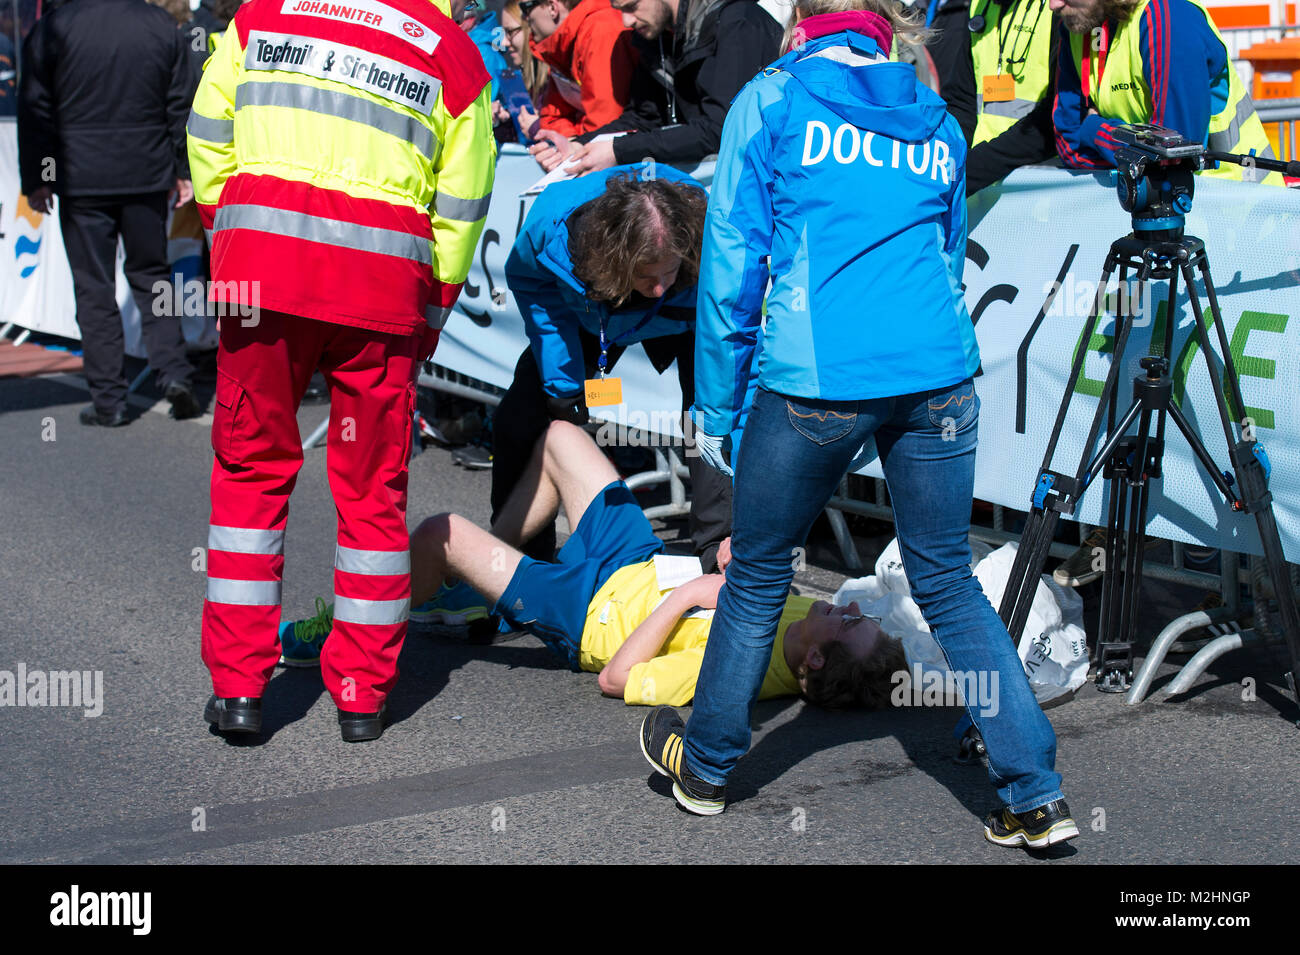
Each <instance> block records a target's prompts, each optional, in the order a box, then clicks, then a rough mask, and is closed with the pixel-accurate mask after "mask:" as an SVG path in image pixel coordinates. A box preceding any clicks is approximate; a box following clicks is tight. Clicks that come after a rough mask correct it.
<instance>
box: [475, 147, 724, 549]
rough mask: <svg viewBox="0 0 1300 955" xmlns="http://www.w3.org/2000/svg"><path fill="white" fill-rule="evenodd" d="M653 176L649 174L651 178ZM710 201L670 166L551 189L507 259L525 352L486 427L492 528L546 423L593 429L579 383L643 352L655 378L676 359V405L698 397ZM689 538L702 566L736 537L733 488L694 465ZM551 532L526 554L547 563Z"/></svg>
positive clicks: (625, 170) (626, 169) (618, 169)
mask: <svg viewBox="0 0 1300 955" xmlns="http://www.w3.org/2000/svg"><path fill="white" fill-rule="evenodd" d="M647 174H648V175H647ZM707 205H708V196H707V194H706V193H705V191H704V188H703V187H702V186H701V185H700V184H699V183H698V182H696V181H695V180H694V179H692V178H691V177H690V176H688V175H686V174H685V173H682V172H679V171H677V170H676V169H673V168H672V167H671V166H665V165H662V164H658V165H655V164H651V165H650V166H649V168H648V169H647V168H643V167H642V166H615V167H614V168H612V169H608V170H604V171H601V172H597V173H593V174H591V175H588V176H583V177H581V178H579V179H574V180H570V181H567V182H559V183H555V184H553V185H551V186H549V187H548V188H547V189H546V191H545V192H543V193H542V194H541V196H539V197H538V198H537V201H536V202H535V203H534V204H533V207H532V209H531V210H530V211H529V213H528V217H527V219H525V220H524V225H523V228H522V229H521V230H520V233H519V237H518V238H517V239H516V240H515V244H514V248H513V249H512V250H511V252H510V256H509V258H508V259H507V260H506V282H507V283H508V285H509V286H510V291H511V292H512V293H513V294H514V297H515V302H516V303H517V304H518V306H519V310H520V312H521V313H522V315H523V318H524V326H525V329H526V331H527V333H528V341H529V348H528V349H527V350H526V351H525V352H524V353H523V355H521V356H520V358H519V363H518V365H517V366H516V367H515V376H514V381H513V382H512V383H511V385H510V388H509V390H508V391H507V392H506V394H505V397H504V398H503V399H502V401H501V406H500V407H499V408H498V410H497V414H496V419H495V423H494V428H493V461H492V519H493V520H494V521H495V520H496V518H497V517H498V515H499V514H500V511H501V509H502V508H503V507H504V506H505V502H506V500H507V499H508V498H509V496H510V492H511V490H512V489H513V488H514V487H515V485H516V484H517V483H518V481H519V479H520V476H521V475H522V474H523V472H524V469H525V468H526V467H527V465H528V460H529V457H530V456H531V454H532V449H533V446H534V445H535V444H536V443H537V439H538V438H539V437H540V436H541V435H542V433H543V432H544V431H545V430H546V427H547V425H548V424H549V423H550V422H551V421H569V422H571V423H574V424H577V425H583V424H585V423H586V422H587V420H588V411H587V404H586V399H585V395H584V388H583V385H584V382H585V381H586V380H587V379H590V378H595V377H598V376H600V375H601V374H602V372H605V373H608V372H610V371H612V370H613V368H614V365H615V364H616V362H617V361H618V358H619V356H620V355H621V354H622V352H623V351H624V350H625V349H626V348H627V347H628V346H629V345H632V344H634V343H636V342H641V343H643V345H644V347H645V351H646V354H647V356H648V357H649V358H650V362H651V364H652V365H654V367H655V368H656V370H658V371H660V372H663V371H664V370H666V369H667V368H668V366H669V365H671V364H672V362H673V360H674V359H676V361H677V374H678V380H679V382H680V384H681V389H682V402H683V408H688V407H690V405H691V403H692V402H693V400H694V380H695V362H694V358H695V298H696V287H695V285H696V277H697V275H698V273H699V262H700V242H701V235H702V234H703V229H704V214H705V209H706V208H707ZM688 463H689V466H690V470H691V484H692V491H693V495H692V505H691V537H692V541H693V544H694V547H695V550H696V552H697V553H698V554H699V555H700V557H701V559H702V561H703V563H704V566H705V569H706V570H708V569H710V568H711V567H712V566H713V565H714V564H715V563H716V553H717V548H718V545H719V544H720V543H721V542H722V540H723V539H724V538H726V537H727V536H728V535H729V534H730V533H731V482H730V481H729V480H727V479H726V478H724V477H723V476H721V475H719V474H718V473H717V472H716V471H714V470H713V469H711V468H709V467H708V466H706V465H704V464H703V462H701V461H700V459H699V458H698V457H694V456H690V457H689V458H688ZM554 550H555V528H554V526H553V525H552V526H550V527H548V528H546V529H545V530H543V531H542V532H541V533H539V534H538V535H537V536H536V537H534V538H533V539H532V541H531V542H527V543H526V544H525V547H524V552H525V553H526V554H528V555H529V556H531V557H535V558H537V559H539V560H550V559H551V557H552V556H553V554H554Z"/></svg>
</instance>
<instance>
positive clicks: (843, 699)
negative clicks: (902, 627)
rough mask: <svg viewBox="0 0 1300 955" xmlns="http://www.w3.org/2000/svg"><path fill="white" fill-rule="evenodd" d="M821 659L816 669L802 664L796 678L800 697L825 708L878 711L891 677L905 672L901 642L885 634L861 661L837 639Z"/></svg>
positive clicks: (882, 703) (891, 682) (887, 694)
mask: <svg viewBox="0 0 1300 955" xmlns="http://www.w3.org/2000/svg"><path fill="white" fill-rule="evenodd" d="M822 656H823V657H824V658H825V662H824V663H823V664H822V666H821V668H820V669H818V670H813V669H810V668H808V667H807V665H804V666H801V667H800V668H799V672H798V673H797V674H796V676H799V677H800V678H801V682H802V683H803V687H804V689H803V693H802V696H803V698H804V699H805V700H807V701H808V702H809V703H814V704H816V705H817V706H824V707H826V708H827V709H848V708H850V707H858V708H860V709H864V710H878V709H880V708H881V707H883V706H884V705H885V704H886V703H888V702H889V695H890V693H891V692H892V690H893V686H894V684H895V683H896V682H897V681H896V680H895V679H894V674H895V673H899V672H906V671H907V657H906V656H905V655H904V653H903V644H902V642H901V641H900V640H899V639H898V638H897V637H891V636H890V635H889V634H887V633H881V635H880V643H879V644H878V645H877V646H876V649H875V650H873V651H872V652H871V654H870V655H868V656H866V657H863V658H861V659H859V658H857V657H855V656H854V655H853V651H852V650H850V649H849V648H848V647H847V646H846V645H845V644H844V642H843V641H841V640H835V641H833V642H832V643H828V644H827V645H826V647H825V649H824V650H823V651H822Z"/></svg>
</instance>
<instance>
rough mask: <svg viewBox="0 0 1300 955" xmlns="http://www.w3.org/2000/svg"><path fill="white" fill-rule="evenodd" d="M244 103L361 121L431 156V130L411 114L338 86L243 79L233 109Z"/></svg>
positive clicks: (240, 107)
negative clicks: (317, 86) (322, 86)
mask: <svg viewBox="0 0 1300 955" xmlns="http://www.w3.org/2000/svg"><path fill="white" fill-rule="evenodd" d="M245 106H282V107H285V108H286V109H303V110H307V111H308V112H311V113H320V114H322V115H324V116H335V117H338V118H339V119H346V120H350V121H351V122H354V123H362V124H363V125H366V126H369V127H371V128H372V129H377V130H379V131H380V132H381V133H388V135H390V136H396V137H397V138H398V139H400V140H402V141H403V142H406V143H410V144H411V145H412V146H414V147H415V148H416V149H418V150H419V151H420V152H421V153H422V154H423V155H425V156H428V157H429V158H431V159H432V158H433V144H434V137H433V130H431V129H429V127H427V126H425V125H424V124H423V123H421V122H420V121H419V120H417V119H416V118H415V117H414V116H409V115H406V114H405V113H400V112H398V111H397V110H395V109H389V108H388V107H387V106H380V105H379V104H378V103H374V102H371V101H370V100H365V99H361V98H360V97H359V96H352V95H351V94H348V93H341V92H339V91H338V90H322V89H317V88H316V87H314V86H304V85H303V84H302V83H280V82H268V83H257V82H253V81H246V82H244V83H241V84H240V85H239V88H238V89H237V90H235V109H236V110H241V109H243V108H244V107H245Z"/></svg>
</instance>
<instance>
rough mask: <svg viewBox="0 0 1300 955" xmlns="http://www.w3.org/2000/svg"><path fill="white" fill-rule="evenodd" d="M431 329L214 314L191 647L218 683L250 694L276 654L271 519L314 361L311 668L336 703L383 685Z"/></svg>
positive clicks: (398, 595)
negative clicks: (324, 531)
mask: <svg viewBox="0 0 1300 955" xmlns="http://www.w3.org/2000/svg"><path fill="white" fill-rule="evenodd" d="M434 341H436V338H435V337H434V336H433V334H432V333H429V334H426V336H425V337H424V339H423V340H421V339H420V338H418V337H416V336H408V335H388V334H384V333H381V332H373V331H368V330H365V329H359V328H352V327H349V326H345V325H334V324H331V323H328V322H319V321H315V320H312V319H306V318H300V317H297V316H293V315H286V314H283V313H280V312H271V311H262V312H260V313H257V314H256V315H255V316H254V317H253V318H241V317H240V316H239V315H231V316H228V317H225V318H223V319H222V321H221V342H220V348H219V351H218V354H217V396H216V403H215V404H214V406H213V426H212V447H213V450H214V452H215V455H216V457H215V461H214V462H213V466H212V519H211V526H210V528H209V536H208V592H207V599H206V601H205V602H204V605H203V651H202V652H203V662H204V663H205V664H207V666H208V670H209V671H210V672H211V674H212V688H213V692H215V693H216V694H217V695H218V696H225V697H231V696H261V695H262V694H263V692H264V689H265V687H266V684H267V682H268V681H269V680H270V677H271V673H272V671H273V670H274V669H275V665H276V662H277V661H278V660H279V657H280V642H279V637H278V627H279V622H280V583H281V580H282V579H283V576H284V529H285V524H286V522H287V520H288V517H289V495H290V493H291V492H292V491H293V486H294V482H295V481H296V479H297V476H298V469H299V467H300V466H301V465H302V437H301V435H300V433H299V430H298V418H297V409H298V405H299V402H300V401H301V400H302V395H303V393H304V392H305V391H306V389H307V385H308V383H309V382H310V380H311V376H312V373H313V372H314V371H316V370H317V368H319V369H320V371H321V373H322V374H323V375H324V376H325V380H326V383H327V384H328V386H329V392H330V421H329V431H328V438H327V458H326V461H327V470H328V473H329V483H330V491H331V493H332V494H333V497H334V504H335V507H336V509H337V512H338V547H337V549H336V552H335V571H334V593H335V615H334V629H333V632H332V633H331V634H330V637H329V639H328V640H327V641H326V642H325V646H324V648H323V652H322V654H321V677H322V679H323V680H324V682H325V687H326V689H328V690H329V692H330V695H331V696H332V697H333V698H334V701H335V703H336V704H337V705H338V706H339V707H341V708H342V709H344V710H349V711H352V712H357V713H371V712H375V711H377V710H378V709H379V707H380V705H381V704H382V703H383V701H384V699H385V698H386V697H387V695H388V692H389V690H390V689H391V688H392V686H393V684H394V683H395V682H396V680H397V657H398V654H399V653H400V651H401V648H402V641H403V640H404V639H405V637H406V623H407V616H408V612H409V607H410V563H409V553H410V552H409V538H408V535H407V530H406V484H407V465H408V463H409V461H410V454H411V426H412V423H411V418H412V415H413V413H414V411H415V378H416V375H417V373H418V371H419V365H420V361H421V359H422V358H423V357H424V356H425V355H427V354H428V353H429V352H430V351H431V350H432V346H433V343H434ZM322 559H323V555H322Z"/></svg>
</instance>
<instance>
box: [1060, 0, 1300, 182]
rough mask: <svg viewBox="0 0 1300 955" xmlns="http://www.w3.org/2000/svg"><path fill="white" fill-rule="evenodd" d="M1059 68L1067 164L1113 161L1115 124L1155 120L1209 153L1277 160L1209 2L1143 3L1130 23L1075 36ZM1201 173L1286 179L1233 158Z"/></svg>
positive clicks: (1063, 153) (1143, 0)
mask: <svg viewBox="0 0 1300 955" xmlns="http://www.w3.org/2000/svg"><path fill="white" fill-rule="evenodd" d="M1058 65H1059V72H1058V74H1057V98H1056V109H1055V112H1054V114H1053V119H1054V121H1055V125H1056V143H1057V151H1058V152H1059V153H1060V156H1061V159H1062V160H1063V161H1064V162H1065V164H1066V165H1068V166H1075V167H1079V168H1091V167H1095V166H1098V165H1114V152H1115V149H1116V147H1117V146H1119V142H1118V141H1117V140H1116V139H1115V137H1114V136H1113V135H1112V134H1113V132H1114V129H1115V125H1114V124H1115V123H1156V124H1157V125H1161V126H1169V127H1171V128H1174V129H1176V130H1177V131H1178V132H1180V133H1182V134H1183V135H1184V136H1186V137H1188V138H1189V139H1194V140H1197V141H1199V142H1203V143H1205V144H1206V145H1207V146H1208V147H1209V148H1210V149H1214V150H1220V151H1223V152H1232V153H1253V154H1254V155H1256V156H1262V157H1265V158H1269V159H1272V158H1274V157H1273V150H1272V147H1271V146H1270V145H1269V142H1268V137H1267V136H1266V135H1265V133H1264V126H1263V124H1262V123H1261V122H1260V120H1259V116H1258V115H1257V114H1256V113H1255V106H1254V104H1253V103H1252V102H1251V99H1250V94H1249V93H1247V92H1246V87H1245V86H1244V85H1243V84H1242V82H1241V78H1240V77H1239V76H1238V75H1237V70H1236V68H1235V67H1234V66H1233V64H1232V60H1231V59H1230V58H1229V57H1228V55H1227V47H1226V45H1225V44H1224V42H1223V37H1222V36H1220V34H1219V30H1218V27H1216V26H1215V25H1214V20H1213V19H1212V18H1211V17H1210V15H1209V13H1208V12H1207V11H1206V9H1205V5H1204V3H1203V2H1202V0H1141V2H1139V3H1138V5H1137V6H1136V7H1135V8H1134V9H1133V12H1132V13H1131V14H1130V15H1129V17H1128V18H1127V19H1126V20H1124V21H1122V22H1119V23H1115V22H1112V21H1108V22H1106V23H1104V24H1103V25H1102V26H1101V27H1100V28H1098V30H1097V31H1096V32H1095V33H1094V34H1093V35H1092V36H1080V35H1078V34H1070V39H1069V43H1068V44H1062V47H1061V53H1060V60H1059V64H1058ZM1085 76H1086V77H1088V81H1087V82H1086V83H1084V81H1083V77H1085ZM1090 108H1091V109H1095V111H1096V114H1095V115H1089V114H1088V110H1089V109H1090ZM1193 116H1195V117H1196V118H1195V120H1193ZM1202 175H1206V176H1213V177H1216V178H1223V179H1236V180H1243V179H1244V180H1245V181H1247V182H1263V183H1266V184H1268V185H1278V186H1280V185H1283V180H1282V177H1281V175H1279V174H1278V173H1275V172H1274V173H1265V171H1264V170H1262V169H1260V168H1259V167H1243V166H1238V165H1235V164H1229V163H1225V164H1223V165H1221V166H1219V168H1218V169H1213V170H1207V171H1205V172H1204V173H1202Z"/></svg>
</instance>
